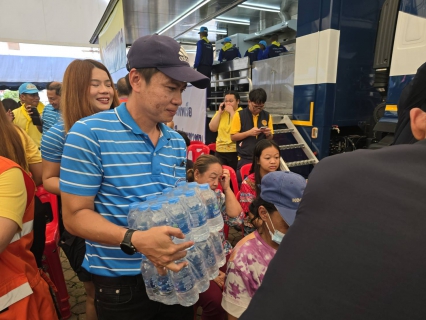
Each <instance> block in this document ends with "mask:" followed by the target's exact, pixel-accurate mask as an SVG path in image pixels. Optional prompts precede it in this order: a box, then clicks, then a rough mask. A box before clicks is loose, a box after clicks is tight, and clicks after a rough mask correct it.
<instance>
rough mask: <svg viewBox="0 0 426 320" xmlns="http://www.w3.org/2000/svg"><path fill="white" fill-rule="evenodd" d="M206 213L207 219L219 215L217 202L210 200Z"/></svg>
mask: <svg viewBox="0 0 426 320" xmlns="http://www.w3.org/2000/svg"><path fill="white" fill-rule="evenodd" d="M207 215H208V218H209V219H213V218H216V217H217V216H218V215H220V210H219V207H218V205H217V203H214V202H210V203H208V204H207Z"/></svg>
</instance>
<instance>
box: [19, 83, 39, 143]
mask: <svg viewBox="0 0 426 320" xmlns="http://www.w3.org/2000/svg"><path fill="white" fill-rule="evenodd" d="M19 99H20V100H21V102H22V106H21V107H19V108H17V109H15V110H13V115H14V118H15V119H14V120H13V123H14V124H16V125H17V126H18V127H20V128H21V129H23V130H24V131H25V132H26V133H27V134H28V135H29V136H30V137H31V139H33V140H34V142H35V144H36V145H37V147H38V148H40V143H41V132H42V126H41V114H42V113H43V110H44V104H43V103H41V102H40V97H39V95H38V89H37V87H36V86H35V85H34V84H32V83H30V82H25V83H23V84H21V86H20V87H19ZM32 107H35V108H37V111H38V113H39V116H38V117H35V115H33V117H31V116H32V111H31V108H32ZM36 118H38V119H39V121H40V122H37V121H36V120H37V119H36ZM34 122H36V123H34Z"/></svg>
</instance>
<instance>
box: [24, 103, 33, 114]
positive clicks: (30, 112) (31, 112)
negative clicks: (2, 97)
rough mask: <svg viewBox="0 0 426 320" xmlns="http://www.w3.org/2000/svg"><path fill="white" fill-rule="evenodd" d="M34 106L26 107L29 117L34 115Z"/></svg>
mask: <svg viewBox="0 0 426 320" xmlns="http://www.w3.org/2000/svg"><path fill="white" fill-rule="evenodd" d="M31 108H32V106H30V105H27V104H26V105H25V109H26V110H27V113H28V115H29V116H30V117H31V115H32V114H33V111H32V110H31Z"/></svg>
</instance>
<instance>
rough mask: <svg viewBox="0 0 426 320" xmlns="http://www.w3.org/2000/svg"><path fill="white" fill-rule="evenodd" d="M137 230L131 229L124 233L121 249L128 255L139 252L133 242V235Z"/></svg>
mask: <svg viewBox="0 0 426 320" xmlns="http://www.w3.org/2000/svg"><path fill="white" fill-rule="evenodd" d="M135 231H136V230H133V229H129V230H127V231H126V233H125V234H124V238H123V241H121V243H120V249H121V250H123V252H124V253H126V254H128V255H133V254H135V253H136V252H137V250H136V248H135V246H134V245H133V244H132V241H131V240H132V235H133V232H135Z"/></svg>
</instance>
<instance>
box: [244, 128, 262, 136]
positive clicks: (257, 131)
mask: <svg viewBox="0 0 426 320" xmlns="http://www.w3.org/2000/svg"><path fill="white" fill-rule="evenodd" d="M247 132H248V134H249V135H250V136H253V137H256V136H258V135H259V134H261V133H262V132H263V131H262V130H261V129H259V128H258V127H253V128H251V129H250V130H249V131H247Z"/></svg>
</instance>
